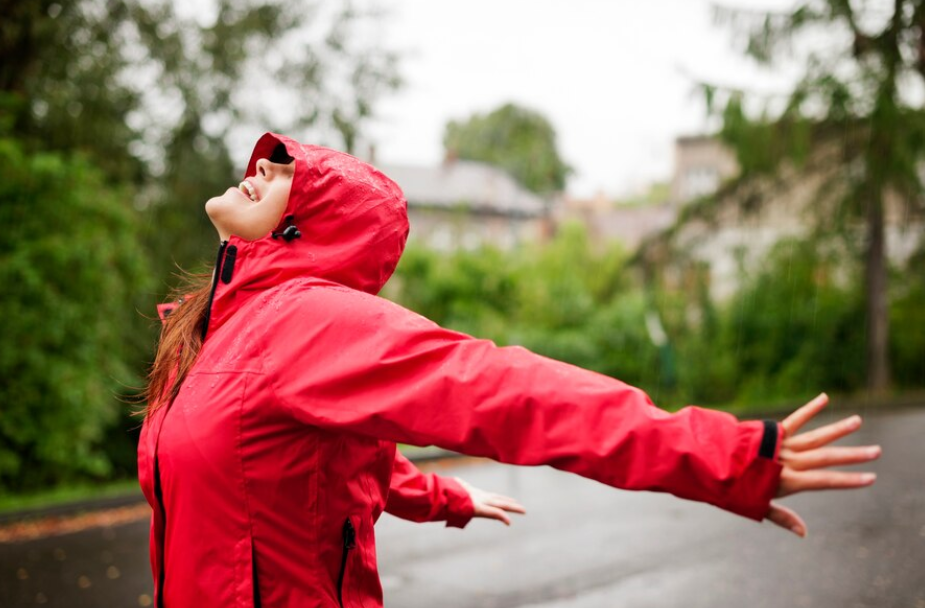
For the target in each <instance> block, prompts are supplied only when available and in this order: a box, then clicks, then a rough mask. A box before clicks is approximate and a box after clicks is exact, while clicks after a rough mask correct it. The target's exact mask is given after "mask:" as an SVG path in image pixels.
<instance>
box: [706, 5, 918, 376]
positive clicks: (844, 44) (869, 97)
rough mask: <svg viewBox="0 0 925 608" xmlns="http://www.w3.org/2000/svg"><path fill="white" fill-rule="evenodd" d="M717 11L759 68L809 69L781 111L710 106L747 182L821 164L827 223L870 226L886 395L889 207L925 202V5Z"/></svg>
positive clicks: (873, 346)
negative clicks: (788, 62) (792, 62)
mask: <svg viewBox="0 0 925 608" xmlns="http://www.w3.org/2000/svg"><path fill="white" fill-rule="evenodd" d="M716 14H717V18H718V21H719V22H721V23H724V24H729V25H731V26H732V27H733V28H734V29H735V30H737V31H738V32H739V33H742V34H744V36H743V38H744V40H745V41H746V43H745V46H744V48H743V51H744V53H745V54H746V55H747V56H749V57H751V58H753V59H755V60H756V61H757V62H758V63H759V64H762V65H764V66H771V65H773V64H774V63H776V62H779V61H781V60H782V59H792V58H793V56H794V55H798V58H799V64H800V65H802V66H805V67H804V70H803V74H802V77H801V78H800V80H799V82H797V84H796V85H795V86H794V87H793V89H792V90H791V91H790V92H789V94H788V95H787V96H786V100H785V103H784V104H783V106H782V107H781V104H780V103H778V102H779V100H777V99H770V100H768V99H765V100H763V101H764V103H763V106H764V109H763V111H762V112H761V113H760V115H759V116H758V117H757V118H756V117H754V115H751V116H750V115H749V113H746V112H745V111H744V110H743V105H744V102H743V98H748V99H749V100H751V101H753V102H754V101H759V102H760V101H761V98H760V97H759V96H757V95H743V93H742V92H741V91H728V90H727V91H720V90H718V89H717V88H716V87H714V86H705V87H704V91H705V94H706V98H707V103H708V105H709V106H710V107H711V108H713V109H716V108H721V110H720V112H721V115H722V118H723V128H722V132H721V136H722V138H723V139H724V140H725V141H726V142H728V143H730V144H731V145H732V146H733V148H734V149H735V150H736V152H737V155H738V158H739V162H740V165H741V167H742V170H743V174H744V176H745V177H746V178H749V177H753V176H761V175H767V174H771V173H774V172H775V171H776V170H777V169H778V168H779V167H780V166H781V164H784V163H789V164H792V165H795V166H797V167H801V166H802V165H803V164H804V162H805V161H806V160H807V159H811V158H812V159H814V160H815V161H817V162H816V165H817V167H816V169H817V170H819V172H820V173H821V174H825V173H828V174H829V177H828V178H827V179H826V180H825V183H824V184H823V185H822V187H820V188H818V190H817V192H816V197H817V199H818V204H816V205H814V208H815V209H816V210H817V217H816V221H817V224H818V226H820V227H822V228H824V229H829V230H831V228H832V226H833V224H835V223H838V222H835V223H833V222H832V221H831V220H832V218H833V217H834V218H837V219H838V220H839V222H841V221H843V220H845V219H847V220H852V221H854V222H864V223H865V224H866V228H867V230H866V232H867V239H866V244H865V248H866V251H865V252H864V264H865V266H866V271H865V277H866V284H865V292H864V294H865V295H864V298H865V301H866V302H867V314H868V320H869V323H868V324H867V327H868V336H867V340H866V343H867V349H868V355H867V361H868V367H867V370H866V375H867V381H868V385H869V388H871V389H873V390H875V391H884V390H886V389H887V388H888V387H889V384H890V361H889V353H890V348H888V338H889V331H888V327H889V318H888V315H887V310H888V303H887V294H888V288H887V283H888V280H887V277H888V270H887V263H886V251H888V248H887V245H886V241H887V232H886V231H885V229H884V226H885V221H886V219H885V218H886V217H887V216H888V214H887V213H886V207H887V206H888V205H894V206H897V207H899V208H900V211H901V212H903V213H908V212H910V211H912V210H914V209H919V210H921V209H922V208H923V203H925V184H923V182H922V174H921V166H922V163H923V162H925V110H923V108H922V105H921V100H920V99H919V95H918V91H919V90H920V89H921V87H922V85H923V84H925V52H923V49H925V28H923V23H925V2H922V1H921V0H896V1H895V2H893V3H891V5H890V6H889V7H885V6H882V5H880V4H878V3H853V2H849V1H846V0H806V1H802V2H797V3H796V4H795V6H794V7H793V8H792V9H790V10H787V11H783V12H767V11H744V10H736V9H718V10H717V13H716ZM797 49H798V50H799V53H797V52H796V50H797ZM723 96H724V98H723ZM820 165H825V166H820Z"/></svg>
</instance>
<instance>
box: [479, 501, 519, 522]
mask: <svg viewBox="0 0 925 608" xmlns="http://www.w3.org/2000/svg"><path fill="white" fill-rule="evenodd" d="M476 515H479V516H480V517H484V518H486V519H497V520H498V521H500V522H501V523H503V524H504V525H505V526H510V525H511V518H510V517H508V515H507V513H505V512H504V511H503V510H501V509H498V508H497V507H490V506H487V505H484V506H482V508H481V509H479V510H478V511H476Z"/></svg>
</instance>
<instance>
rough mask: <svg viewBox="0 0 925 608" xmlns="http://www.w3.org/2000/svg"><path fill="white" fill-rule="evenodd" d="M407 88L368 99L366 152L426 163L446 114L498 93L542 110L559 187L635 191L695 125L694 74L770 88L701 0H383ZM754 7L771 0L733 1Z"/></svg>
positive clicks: (780, 84) (477, 105) (701, 126)
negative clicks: (373, 104)
mask: <svg viewBox="0 0 925 608" xmlns="http://www.w3.org/2000/svg"><path fill="white" fill-rule="evenodd" d="M382 4H383V5H385V6H386V7H390V8H391V11H392V16H391V18H390V19H389V20H388V21H387V23H385V24H384V29H385V40H386V44H387V45H388V46H389V47H390V48H396V49H398V50H400V51H403V52H404V60H403V61H402V64H401V71H402V74H403V75H404V77H405V80H406V86H405V87H404V89H403V90H401V91H400V92H399V93H398V94H396V95H393V96H390V97H388V98H387V99H385V100H383V101H382V102H381V103H380V104H379V105H378V107H377V112H378V115H379V117H380V119H379V120H378V122H377V123H376V124H374V125H373V128H372V129H371V140H372V141H373V142H374V143H375V145H376V150H377V159H378V160H379V162H384V163H385V162H387V163H408V164H435V163H438V162H440V160H441V159H442V157H443V149H442V144H441V138H442V135H443V127H444V125H445V123H446V122H447V120H449V119H453V118H464V117H466V116H468V115H469V114H471V113H472V112H475V111H480V112H484V111H489V110H492V109H494V108H495V107H497V106H499V105H501V104H502V103H505V102H507V101H514V102H517V103H520V104H523V105H526V106H529V107H532V108H534V109H536V110H538V111H540V112H541V113H543V114H544V115H545V116H546V117H547V118H549V119H550V120H551V122H552V123H553V126H554V127H555V129H556V131H557V133H558V136H559V148H560V152H561V153H562V155H563V157H564V158H565V160H566V162H568V163H569V164H571V165H572V166H573V167H574V168H575V170H576V173H575V175H574V176H573V177H572V179H571V180H570V182H569V186H568V190H569V192H570V193H571V194H573V195H576V196H592V195H594V194H595V193H597V192H598V191H604V192H606V193H607V194H610V195H620V194H625V193H627V192H633V191H638V190H640V189H642V188H643V187H644V186H645V185H646V184H647V183H649V182H651V181H652V180H654V179H664V178H667V177H668V176H669V174H670V171H671V164H672V154H673V147H672V146H673V141H674V138H675V137H676V136H677V135H682V134H692V133H699V132H702V131H704V130H705V129H707V128H708V126H709V125H708V122H707V120H706V111H705V106H704V103H703V100H702V95H701V94H699V93H696V92H695V91H694V82H695V80H697V79H703V80H708V81H711V82H719V83H723V84H729V85H736V86H746V87H753V88H757V89H760V90H781V89H783V88H785V87H784V85H785V83H786V82H787V80H788V79H787V77H786V76H785V75H782V74H777V75H770V76H768V75H762V74H763V73H761V72H759V71H758V70H757V69H756V68H755V67H754V66H753V65H752V64H751V63H749V62H747V61H745V60H743V59H741V58H740V56H739V53H738V52H737V51H736V50H735V49H734V48H733V46H732V44H731V39H730V36H729V34H728V31H727V30H725V29H723V28H720V27H717V26H715V25H713V21H712V19H713V18H712V11H711V8H710V7H711V5H710V3H708V2H706V1H705V0H636V1H633V2H630V1H625V0H568V2H566V1H565V0H466V1H464V2H463V1H456V2H448V1H445V0H383V2H382ZM726 4H727V5H729V4H734V5H736V6H747V7H755V8H767V7H775V6H776V7H778V8H780V7H781V6H788V5H789V4H790V3H789V2H785V1H783V0H764V1H763V2H759V1H754V0H753V1H748V0H737V1H736V2H727V3H726Z"/></svg>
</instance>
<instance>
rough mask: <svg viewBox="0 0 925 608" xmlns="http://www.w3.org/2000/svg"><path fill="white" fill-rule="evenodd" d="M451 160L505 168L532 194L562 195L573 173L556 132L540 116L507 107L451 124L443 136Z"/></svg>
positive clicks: (518, 108) (508, 105) (526, 110)
mask: <svg viewBox="0 0 925 608" xmlns="http://www.w3.org/2000/svg"><path fill="white" fill-rule="evenodd" d="M443 147H444V148H445V149H446V153H447V155H449V156H453V155H455V156H457V157H459V158H462V159H468V160H477V161H482V162H486V163H489V164H492V165H496V166H498V167H501V168H502V169H504V170H506V171H507V172H508V173H510V174H511V175H512V176H514V178H515V179H516V180H517V181H519V182H520V183H522V184H523V185H524V186H525V187H526V188H527V189H528V190H532V191H533V192H537V193H539V194H551V193H554V192H561V191H562V190H563V189H564V188H565V180H566V178H567V177H568V176H569V174H570V173H571V172H572V169H571V167H569V166H568V165H567V164H566V163H565V162H564V161H563V160H562V158H560V156H559V151H558V149H557V147H556V132H555V130H554V129H553V127H552V125H551V124H550V123H549V121H548V120H547V119H546V118H545V117H544V116H543V115H542V114H540V113H538V112H535V111H533V110H530V109H527V108H524V107H521V106H517V105H515V104H511V103H509V104H505V105H503V106H501V107H500V108H498V109H496V110H493V111H492V112H489V113H488V114H479V113H476V114H473V115H472V116H470V117H469V118H468V119H466V120H463V121H455V120H453V121H450V122H449V123H447V125H446V130H445V131H444V135H443Z"/></svg>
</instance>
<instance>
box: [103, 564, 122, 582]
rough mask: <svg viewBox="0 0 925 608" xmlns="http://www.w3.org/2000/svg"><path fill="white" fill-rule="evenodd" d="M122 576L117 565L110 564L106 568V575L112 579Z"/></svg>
mask: <svg viewBox="0 0 925 608" xmlns="http://www.w3.org/2000/svg"><path fill="white" fill-rule="evenodd" d="M120 576H122V573H121V572H119V569H118V568H116V567H115V566H110V567H108V568H106V577H107V578H110V579H112V580H115V579H117V578H119V577H120Z"/></svg>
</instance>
